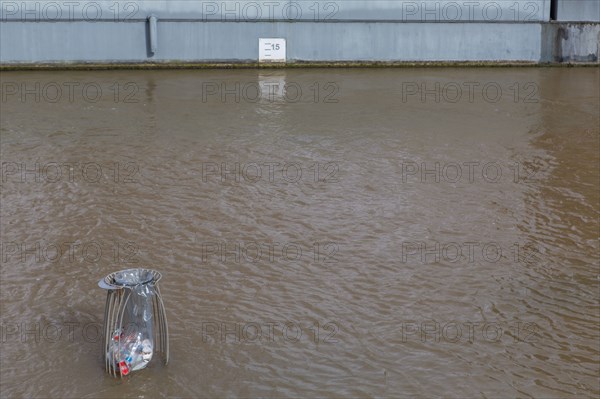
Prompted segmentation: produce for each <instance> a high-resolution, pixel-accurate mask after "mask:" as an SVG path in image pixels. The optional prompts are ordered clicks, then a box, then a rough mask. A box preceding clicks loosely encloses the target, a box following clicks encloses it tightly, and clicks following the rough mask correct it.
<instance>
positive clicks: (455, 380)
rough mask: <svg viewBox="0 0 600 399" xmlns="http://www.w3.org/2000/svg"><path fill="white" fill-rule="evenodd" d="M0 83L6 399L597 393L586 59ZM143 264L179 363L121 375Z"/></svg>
mask: <svg viewBox="0 0 600 399" xmlns="http://www.w3.org/2000/svg"><path fill="white" fill-rule="evenodd" d="M1 80H2V88H3V98H2V122H1V133H0V134H1V136H0V137H1V143H2V147H1V156H2V182H1V184H2V194H1V200H2V202H1V217H2V221H1V232H2V269H1V299H2V303H1V322H2V343H1V344H2V351H1V362H2V379H1V390H2V394H3V395H6V396H8V397H14V396H26V397H48V396H53V397H129V396H143V397H153V396H156V395H157V392H160V395H162V396H183V397H192V396H209V397H224V396H244V397H263V396H269V397H271V396H276V397H281V396H290V397H299V396H324V395H336V396H393V397H398V396H402V397H404V396H406V397H415V396H419V397H430V396H449V397H514V396H519V397H521V396H523V397H527V396H536V397H576V396H577V397H582V396H583V397H588V396H598V395H599V394H600V388H599V385H598V379H597V376H598V372H599V366H598V364H599V363H598V362H599V348H598V341H599V338H600V337H599V333H598V325H599V323H600V317H599V311H600V308H599V295H598V288H599V287H598V285H599V283H600V270H599V266H598V250H599V245H598V217H599V214H598V212H599V209H600V205H599V201H600V194H599V188H598V187H599V186H598V180H599V166H600V165H599V162H600V160H599V153H598V147H599V135H600V132H599V120H598V118H599V115H598V109H599V105H600V104H599V102H600V101H599V93H598V89H597V88H598V87H599V83H600V81H599V80H600V79H599V73H598V69H597V68H581V69H579V68H578V69H563V68H561V69H538V68H524V69H413V70H411V69H389V70H386V69H380V70H379V69H378V70H369V69H365V70H360V69H356V70H286V71H253V70H248V71H154V72H150V71H149V72H140V71H136V72H127V71H113V72H64V73H62V72H54V73H48V72H31V73H4V74H3V75H2V78H1ZM36 84H37V85H38V86H36ZM69 87H71V88H73V90H72V91H71V92H69V91H68V90H67V89H68V88H69ZM57 88H58V89H57ZM57 90H61V91H57ZM94 93H95V94H94ZM136 265H140V266H144V267H145V266H151V267H153V268H156V269H158V270H160V271H161V272H162V273H163V275H164V278H163V280H162V282H161V284H162V285H163V287H162V291H163V295H164V299H165V305H166V307H167V316H168V318H169V324H170V333H171V336H170V338H171V363H170V364H169V365H168V366H167V367H164V366H162V365H160V364H155V365H153V366H152V367H149V368H148V369H146V370H144V371H143V372H140V373H138V374H135V375H132V376H131V378H129V379H128V380H126V381H124V382H121V381H115V380H113V379H111V378H110V377H108V376H106V375H104V373H103V363H102V357H101V350H100V340H99V339H98V335H97V334H98V333H97V328H98V327H99V326H100V323H101V322H102V320H101V319H102V315H103V313H102V311H103V306H104V297H103V294H104V293H103V292H102V291H101V290H99V289H97V287H96V282H97V281H98V279H99V278H100V277H102V276H104V275H106V274H108V273H109V272H111V271H114V270H116V269H123V268H128V267H135V266H136Z"/></svg>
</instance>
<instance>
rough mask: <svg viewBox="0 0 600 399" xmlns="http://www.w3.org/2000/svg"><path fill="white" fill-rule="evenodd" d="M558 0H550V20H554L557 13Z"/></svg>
mask: <svg viewBox="0 0 600 399" xmlns="http://www.w3.org/2000/svg"><path fill="white" fill-rule="evenodd" d="M557 9H558V0H550V21H556V17H557V14H558V10H557Z"/></svg>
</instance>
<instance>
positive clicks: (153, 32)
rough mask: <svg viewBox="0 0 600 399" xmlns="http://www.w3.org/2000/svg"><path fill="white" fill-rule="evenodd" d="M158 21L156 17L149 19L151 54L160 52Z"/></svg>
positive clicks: (151, 16)
mask: <svg viewBox="0 0 600 399" xmlns="http://www.w3.org/2000/svg"><path fill="white" fill-rule="evenodd" d="M157 24H158V19H157V18H156V16H154V15H150V16H149V17H148V31H149V33H150V52H151V53H152V54H155V53H156V50H158V31H157Z"/></svg>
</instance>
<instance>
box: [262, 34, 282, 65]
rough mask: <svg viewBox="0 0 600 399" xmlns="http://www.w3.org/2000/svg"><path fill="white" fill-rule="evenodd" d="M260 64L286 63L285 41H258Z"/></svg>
mask: <svg viewBox="0 0 600 399" xmlns="http://www.w3.org/2000/svg"><path fill="white" fill-rule="evenodd" d="M258 61H259V62H286V46H285V39H276V38H268V39H263V38H261V39H258Z"/></svg>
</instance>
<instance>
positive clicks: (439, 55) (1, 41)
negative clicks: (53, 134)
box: [0, 22, 541, 62]
mask: <svg viewBox="0 0 600 399" xmlns="http://www.w3.org/2000/svg"><path fill="white" fill-rule="evenodd" d="M28 25H30V26H28V27H27V29H26V30H23V27H22V25H21V24H20V23H6V24H3V25H2V26H0V46H1V47H2V52H1V59H2V61H3V62H28V61H30V60H32V59H34V60H36V61H39V62H53V61H57V62H60V61H64V60H68V61H107V60H109V61H115V62H131V61H139V60H151V61H171V60H177V61H203V62H214V61H231V60H239V61H256V60H257V56H258V38H259V37H284V38H287V39H288V40H287V56H288V60H290V61H323V60H326V61H355V60H356V61H369V60H379V61H481V60H484V61H495V60H513V61H532V62H535V61H537V60H539V59H540V48H541V47H540V45H541V43H540V38H541V26H540V25H539V24H500V23H497V24H485V23H469V24H456V23H436V24H422V23H402V24H396V23H386V22H375V23H349V22H334V23H326V22H323V23H318V24H311V23H293V24H290V23H285V22H274V23H236V24H232V23H228V22H211V23H194V22H159V23H158V43H157V44H158V46H157V51H156V53H155V54H154V55H150V54H149V53H148V48H147V32H146V24H145V23H117V22H108V23H96V24H91V23H87V22H71V23H68V24H60V23H49V22H40V23H35V24H28ZM16 37H18V38H19V40H13V38H16ZM365 38H367V39H365ZM225 39H228V40H225ZM58 49H60V50H58Z"/></svg>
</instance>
